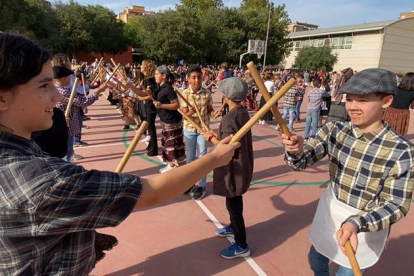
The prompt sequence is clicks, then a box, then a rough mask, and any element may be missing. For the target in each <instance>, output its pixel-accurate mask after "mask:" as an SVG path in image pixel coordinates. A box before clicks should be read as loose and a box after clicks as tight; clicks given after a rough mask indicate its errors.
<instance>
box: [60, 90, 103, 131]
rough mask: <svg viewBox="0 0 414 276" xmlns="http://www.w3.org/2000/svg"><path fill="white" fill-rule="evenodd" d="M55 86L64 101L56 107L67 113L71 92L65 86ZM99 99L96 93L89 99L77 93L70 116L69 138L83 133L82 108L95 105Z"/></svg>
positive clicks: (89, 96) (90, 95)
mask: <svg viewBox="0 0 414 276" xmlns="http://www.w3.org/2000/svg"><path fill="white" fill-rule="evenodd" d="M55 86H56V88H57V90H58V91H59V92H60V93H61V94H62V95H63V100H62V101H61V102H58V103H57V105H56V107H58V108H60V109H61V110H62V111H63V112H66V109H67V107H68V103H69V99H70V94H71V91H70V90H69V89H68V88H66V87H64V86H61V85H60V84H55ZM97 99H98V96H96V94H95V93H91V94H89V95H88V96H87V97H85V96H84V95H83V92H82V94H79V93H75V97H74V98H73V104H72V107H71V109H70V115H69V136H71V137H75V136H77V135H79V134H80V133H81V128H82V119H81V114H80V108H81V107H86V106H89V105H91V104H93V103H94V102H95V101H96V100H97Z"/></svg>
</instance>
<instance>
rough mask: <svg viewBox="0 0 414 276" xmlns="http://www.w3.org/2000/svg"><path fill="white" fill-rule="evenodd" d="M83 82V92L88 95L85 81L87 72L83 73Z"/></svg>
mask: <svg viewBox="0 0 414 276" xmlns="http://www.w3.org/2000/svg"><path fill="white" fill-rule="evenodd" d="M82 84H83V94H84V95H85V97H86V96H88V94H86V82H85V74H84V73H82Z"/></svg>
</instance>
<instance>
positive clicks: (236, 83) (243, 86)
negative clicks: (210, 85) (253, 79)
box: [218, 77, 249, 102]
mask: <svg viewBox="0 0 414 276" xmlns="http://www.w3.org/2000/svg"><path fill="white" fill-rule="evenodd" d="M218 89H219V90H220V91H221V93H223V95H224V96H225V97H227V98H229V99H230V100H232V101H233V102H241V101H243V100H244V99H245V98H246V96H247V92H248V89H249V88H248V86H247V83H246V82H245V81H244V80H242V79H240V78H236V77H232V78H227V79H224V80H221V81H220V82H219V85H218Z"/></svg>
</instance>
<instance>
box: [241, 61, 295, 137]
mask: <svg viewBox="0 0 414 276" xmlns="http://www.w3.org/2000/svg"><path fill="white" fill-rule="evenodd" d="M247 68H249V71H250V74H251V75H252V77H253V79H254V82H255V83H256V85H257V87H259V89H260V92H262V95H263V98H264V99H265V100H266V102H268V101H269V100H270V98H271V96H270V94H269V91H267V88H266V86H265V85H264V83H263V80H262V79H261V78H260V75H259V72H258V71H257V69H256V66H255V65H254V63H253V62H252V61H251V62H249V63H248V64H247ZM270 110H271V111H272V113H273V116H274V117H275V119H276V122H277V123H278V124H279V126H280V128H281V129H282V132H283V133H284V134H286V135H287V136H289V137H291V136H292V134H291V133H290V131H289V128H288V127H287V126H286V124H285V121H284V120H283V119H282V116H281V115H280V113H279V111H278V110H277V107H276V105H275V106H272V108H271V109H270Z"/></svg>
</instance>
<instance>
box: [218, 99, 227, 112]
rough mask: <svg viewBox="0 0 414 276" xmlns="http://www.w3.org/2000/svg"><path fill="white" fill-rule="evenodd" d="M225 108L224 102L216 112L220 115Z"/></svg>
mask: <svg viewBox="0 0 414 276" xmlns="http://www.w3.org/2000/svg"><path fill="white" fill-rule="evenodd" d="M225 106H226V102H224V103H223V104H222V105H221V106H220V109H219V110H218V111H219V112H220V113H221V111H222V110H223V108H224V107H225Z"/></svg>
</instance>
